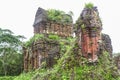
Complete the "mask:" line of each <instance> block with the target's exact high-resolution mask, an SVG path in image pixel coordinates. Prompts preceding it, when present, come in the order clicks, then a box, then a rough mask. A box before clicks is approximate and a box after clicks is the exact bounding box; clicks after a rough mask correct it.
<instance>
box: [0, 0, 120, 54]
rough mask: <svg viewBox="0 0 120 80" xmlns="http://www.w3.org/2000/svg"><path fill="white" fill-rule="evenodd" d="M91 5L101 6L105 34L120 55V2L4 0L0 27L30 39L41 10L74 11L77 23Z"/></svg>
mask: <svg viewBox="0 0 120 80" xmlns="http://www.w3.org/2000/svg"><path fill="white" fill-rule="evenodd" d="M88 2H92V3H93V4H94V5H95V6H97V7H98V11H99V15H100V17H101V19H102V22H103V31H102V32H103V33H106V34H109V35H110V37H111V39H112V45H113V49H114V52H120V29H119V28H120V1H119V0H0V27H1V28H4V29H10V30H12V31H13V32H14V33H15V34H17V35H18V34H19V35H24V36H25V37H27V38H28V39H29V38H30V37H32V36H33V27H32V25H33V22H34V18H35V13H36V10H37V9H38V7H41V8H44V9H59V10H63V11H65V12H69V11H72V12H73V13H74V16H73V19H74V21H76V20H77V18H78V17H79V15H80V13H81V11H82V9H83V8H84V4H85V3H88Z"/></svg>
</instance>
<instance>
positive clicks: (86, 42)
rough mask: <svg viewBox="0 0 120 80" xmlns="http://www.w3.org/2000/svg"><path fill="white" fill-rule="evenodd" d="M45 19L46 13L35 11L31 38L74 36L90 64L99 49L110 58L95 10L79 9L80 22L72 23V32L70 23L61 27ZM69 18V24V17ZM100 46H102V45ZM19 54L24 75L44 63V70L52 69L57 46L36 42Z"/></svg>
mask: <svg viewBox="0 0 120 80" xmlns="http://www.w3.org/2000/svg"><path fill="white" fill-rule="evenodd" d="M47 15H48V14H47V11H46V10H44V9H42V8H38V10H37V12H36V15H35V21H34V24H33V28H34V34H43V35H44V36H45V37H48V35H49V34H50V33H52V34H56V35H58V36H60V37H61V38H67V37H72V35H73V34H74V33H76V37H77V41H78V42H77V43H78V45H79V48H80V49H81V51H82V55H83V56H84V57H86V58H87V59H88V60H89V61H91V62H95V61H96V60H97V59H98V54H100V50H102V48H101V46H105V49H106V50H107V51H108V52H109V53H110V55H111V54H112V45H111V40H110V38H109V36H107V35H106V34H104V35H102V33H101V31H102V22H101V20H100V17H99V13H98V10H97V7H93V8H91V9H90V8H84V9H83V11H82V13H81V15H80V18H79V19H78V20H77V22H76V24H77V28H76V29H74V28H75V26H74V25H73V22H70V23H67V24H63V23H59V22H54V21H50V20H48V19H47ZM67 16H68V15H67ZM69 18H71V20H72V17H71V16H70V15H69ZM106 36H107V37H106ZM102 42H104V43H105V44H102ZM23 50H24V70H25V71H28V69H38V68H39V67H41V64H42V62H44V61H46V63H47V66H49V67H52V66H53V64H54V63H55V60H54V57H55V56H57V57H58V58H59V55H60V47H59V43H58V42H57V41H53V40H52V41H48V40H44V39H40V40H38V41H36V42H33V43H32V45H31V47H29V49H26V48H23ZM111 56H112V55H111Z"/></svg>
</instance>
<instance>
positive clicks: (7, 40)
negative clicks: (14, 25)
mask: <svg viewBox="0 0 120 80" xmlns="http://www.w3.org/2000/svg"><path fill="white" fill-rule="evenodd" d="M22 38H24V37H23V36H20V35H18V36H15V35H14V34H13V32H12V31H11V30H9V29H1V28H0V66H1V67H0V75H17V74H19V73H20V72H21V69H22V54H21V51H22V41H21V39H22ZM20 60H21V61H20Z"/></svg>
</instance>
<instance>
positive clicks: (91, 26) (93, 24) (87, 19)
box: [77, 7, 102, 62]
mask: <svg viewBox="0 0 120 80" xmlns="http://www.w3.org/2000/svg"><path fill="white" fill-rule="evenodd" d="M77 24H78V25H77V26H78V27H77V36H78V39H79V40H78V42H79V46H81V51H82V55H83V56H85V57H86V58H88V59H89V61H92V62H94V61H96V60H97V57H98V56H97V54H98V52H99V44H100V43H101V41H102V39H101V30H102V23H101V20H100V17H99V13H98V10H97V7H91V8H87V7H85V8H84V9H83V11H82V13H81V15H80V18H79V19H78V21H77Z"/></svg>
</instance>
